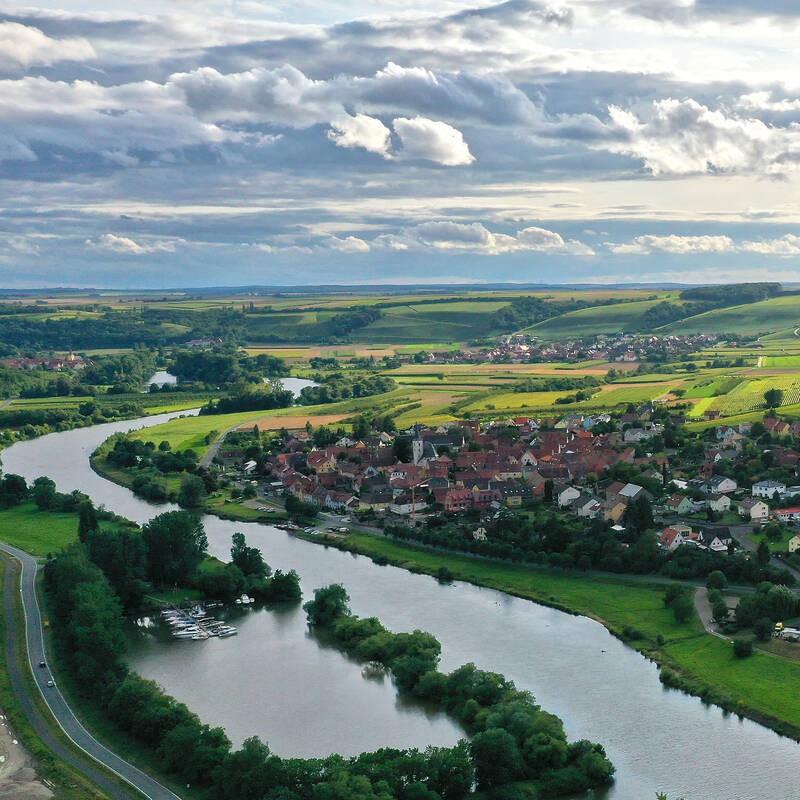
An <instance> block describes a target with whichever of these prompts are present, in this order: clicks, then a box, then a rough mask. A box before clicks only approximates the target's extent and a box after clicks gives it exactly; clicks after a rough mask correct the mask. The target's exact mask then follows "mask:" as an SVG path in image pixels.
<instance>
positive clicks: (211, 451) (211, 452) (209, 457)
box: [198, 422, 242, 467]
mask: <svg viewBox="0 0 800 800" xmlns="http://www.w3.org/2000/svg"><path fill="white" fill-rule="evenodd" d="M241 424H242V423H241V422H237V423H236V424H235V425H231V427H230V428H228V430H226V431H222V434H221V435H220V436H219V437H218V438H217V440H216V441H215V442H214V443H213V444H212V445H211V447H209V448H208V450H207V451H206V454H205V455H204V456H203V457H202V458H201V459H200V461H199V464H198V465H199V466H201V467H208V466H209V465H210V464H211V462H212V461H213V460H214V458H215V456H216V455H217V453H218V452H219V448H220V447H221V446H222V443H223V442H224V441H225V437H226V436H227V435H228V434H229V433H230V432H231V431H235V430H236V429H237V428H238V427H239V426H240V425H241Z"/></svg>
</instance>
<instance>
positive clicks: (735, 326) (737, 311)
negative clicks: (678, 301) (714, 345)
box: [658, 295, 800, 334]
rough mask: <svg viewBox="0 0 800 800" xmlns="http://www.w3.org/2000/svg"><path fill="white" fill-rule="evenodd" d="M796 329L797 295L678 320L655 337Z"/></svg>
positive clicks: (798, 319) (799, 302) (799, 316)
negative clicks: (666, 334)
mask: <svg viewBox="0 0 800 800" xmlns="http://www.w3.org/2000/svg"><path fill="white" fill-rule="evenodd" d="M798 325H800V295H790V296H788V297H774V298H772V299H771V300H762V301H761V302H760V303H748V304H747V305H743V306H732V307H731V308H720V309H715V310H714V311H707V312H706V313H705V314H697V315H696V316H694V317H687V318H686V319H682V320H678V321H677V322H673V323H671V324H669V325H665V326H664V327H662V328H659V329H658V332H659V333H684V334H686V333H746V334H755V333H768V332H774V331H777V330H779V329H788V328H791V327H797V326H798Z"/></svg>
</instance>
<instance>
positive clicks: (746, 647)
mask: <svg viewBox="0 0 800 800" xmlns="http://www.w3.org/2000/svg"><path fill="white" fill-rule="evenodd" d="M733 654H734V655H735V656H736V658H747V657H748V656H751V655H753V640H752V639H736V640H735V641H734V643H733Z"/></svg>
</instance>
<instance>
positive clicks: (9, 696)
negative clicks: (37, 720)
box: [0, 559, 138, 800]
mask: <svg viewBox="0 0 800 800" xmlns="http://www.w3.org/2000/svg"><path fill="white" fill-rule="evenodd" d="M8 580H12V581H14V596H15V598H17V599H16V601H15V608H14V611H15V616H16V621H17V626H18V628H17V629H18V630H19V631H23V630H24V620H23V615H22V607H21V603H20V601H19V572H18V570H14V572H13V573H11V574H10V573H9V571H8V569H7V565H6V562H5V560H4V559H0V596H2V595H3V593H4V591H5V583H6V581H8ZM5 636H6V619H5V615H3V614H0V642H2V643H3V645H2V646H0V709H2V713H3V714H4V715H5V717H6V719H7V720H8V723H9V727H10V728H11V730H12V732H13V734H14V735H15V736H16V737H17V739H18V740H19V741H20V742H21V743H22V745H23V746H24V747H25V749H26V750H27V751H28V752H29V753H30V755H31V756H32V758H33V759H34V761H35V762H36V763H35V766H36V773H37V775H38V776H39V778H40V779H43V780H46V781H47V782H48V784H49V785H50V786H51V788H52V789H53V792H54V797H55V800H109V795H107V794H106V793H105V792H104V791H102V790H101V789H99V788H98V787H97V786H95V785H94V784H93V783H91V782H90V781H89V780H88V779H87V778H85V777H84V776H83V775H82V774H81V773H80V772H79V771H78V770H76V769H75V768H74V767H72V766H71V765H69V764H67V763H66V762H65V761H63V760H62V759H60V758H58V757H57V756H55V754H54V753H53V752H52V751H51V750H50V749H49V748H48V747H47V745H46V744H45V743H44V742H43V741H42V739H41V738H40V736H39V734H37V733H36V731H35V730H34V729H33V725H31V723H30V721H29V720H28V718H27V716H26V715H25V713H24V712H23V710H22V707H21V706H20V703H19V700H18V698H17V695H16V694H15V693H14V690H13V688H12V685H11V678H10V677H9V674H8V664H7V662H6V650H5ZM16 653H17V659H18V661H19V663H20V665H21V668H22V679H23V683H24V684H25V687H26V689H27V690H28V692H29V694H30V697H31V698H32V701H33V704H34V706H35V707H36V709H37V711H38V712H39V713H40V715H41V716H42V718H43V719H45V720H46V721H47V722H48V723H49V724H48V727H49V730H50V733H51V734H52V735H53V736H54V737H56V738H58V739H59V740H60V741H61V742H62V743H63V744H64V746H65V747H68V748H69V749H70V750H71V751H73V753H74V754H75V756H76V757H77V758H79V759H80V760H81V761H83V760H84V759H86V763H87V764H88V763H91V764H92V765H93V766H97V767H98V769H99V768H100V767H99V765H95V764H94V762H91V761H90V760H89V759H88V758H87V757H86V756H84V755H83V754H82V753H81V752H80V751H79V750H77V748H74V746H73V745H72V744H71V742H70V741H69V740H68V739H67V738H66V736H64V735H63V733H62V731H61V729H60V728H59V727H58V724H57V723H56V721H55V720H54V719H53V717H52V715H51V714H50V711H49V709H48V708H47V706H46V705H45V703H44V701H43V700H42V697H41V694H40V693H39V690H38V689H37V688H36V685H35V683H34V681H33V676H32V675H31V674H30V669H29V668H28V656H27V652H26V650H25V646H24V640H23V638H22V636H19V637H18V638H17V642H16ZM109 779H113V777H112V776H111V775H110V774H109ZM126 787H127V784H126ZM131 795H132V796H133V795H136V796H138V794H137V793H136V792H135V791H134V790H133V789H131Z"/></svg>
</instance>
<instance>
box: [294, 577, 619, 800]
mask: <svg viewBox="0 0 800 800" xmlns="http://www.w3.org/2000/svg"><path fill="white" fill-rule="evenodd" d="M348 602H349V596H348V594H347V591H346V590H345V588H344V587H343V586H342V585H341V584H332V585H330V586H327V587H324V588H321V589H317V590H316V591H315V592H314V599H313V600H311V601H309V602H308V603H306V604H305V606H303V608H304V610H305V611H306V614H307V616H308V621H309V624H310V625H311V626H312V627H316V628H323V629H325V630H326V631H327V633H328V634H329V635H330V636H332V637H333V638H334V639H335V640H336V642H338V644H339V645H340V646H341V647H342V648H343V649H344V650H345V651H347V652H348V653H350V654H352V655H353V656H355V658H357V659H358V660H360V661H367V662H377V663H379V664H381V665H382V666H383V667H384V668H386V669H387V670H388V671H389V672H391V674H392V677H393V678H394V681H395V683H396V685H397V687H398V689H399V690H400V691H401V692H403V693H406V694H410V695H413V696H415V697H418V698H421V699H424V700H426V701H429V702H432V703H435V704H436V705H438V706H439V707H440V708H442V709H443V710H445V711H446V712H447V713H448V714H450V715H451V716H453V717H454V718H456V719H457V720H458V721H459V722H460V723H461V724H462V725H463V726H464V727H465V728H466V730H467V731H469V733H470V734H471V739H470V741H469V742H467V741H464V740H462V741H461V742H460V743H459V744H458V745H457V746H456V747H455V748H451V750H450V760H451V763H453V764H454V765H458V772H457V777H458V780H457V782H456V783H453V781H452V778H453V777H456V776H453V775H451V781H450V785H449V787H448V792H447V793H446V794H444V793H439V792H437V789H439V788H441V787H440V786H438V785H437V786H435V787H432V786H431V785H430V779H429V780H428V781H427V782H426V781H422V786H421V787H420V789H419V794H415V795H414V796H415V797H417V796H418V797H425V798H428V797H430V798H431V799H433V798H435V797H450V798H461V797H466V796H468V795H469V794H470V793H471V786H472V780H473V776H474V781H475V783H476V785H477V788H478V789H479V790H480V791H484V792H490V793H496V792H500V791H502V792H503V794H502V795H500V794H497V795H493V796H502V797H523V796H525V795H524V794H523V793H519V794H517V793H514V791H513V790H512V789H511V785H512V784H514V783H517V782H519V781H526V782H534V783H535V784H536V786H537V789H538V792H539V793H538V794H537V796H538V797H553V796H558V795H563V794H572V793H577V792H582V791H585V790H587V789H590V788H598V787H601V786H604V785H606V784H608V783H610V782H611V780H612V776H613V774H614V767H613V765H612V764H611V762H610V761H609V760H608V758H606V755H605V752H604V750H603V748H602V746H601V745H599V744H594V743H591V742H588V741H580V742H573V743H569V742H567V738H566V735H565V733H564V728H563V725H562V722H561V720H560V719H559V718H558V717H556V716H555V715H553V714H549V713H547V712H546V711H543V710H542V709H541V708H540V707H539V706H538V705H537V704H536V703H535V701H534V699H533V697H532V696H531V695H530V693H528V692H525V691H521V690H519V689H517V688H516V686H515V685H514V683H513V682H512V681H509V680H508V679H507V678H506V677H505V676H503V675H501V674H499V673H496V672H487V671H485V670H480V669H478V668H477V667H476V666H475V665H474V664H465V665H464V666H462V667H459V668H458V669H456V670H454V671H453V672H451V673H449V674H444V673H442V672H439V671H438V669H437V667H438V663H439V657H440V654H441V645H440V643H439V642H438V641H437V639H436V638H435V637H434V636H432V635H431V634H430V633H426V632H424V631H420V630H415V631H414V632H413V633H392V632H391V631H389V630H387V629H386V628H385V627H384V626H383V625H382V624H381V623H380V621H379V620H378V619H376V618H375V617H369V618H364V619H361V618H359V617H357V616H354V615H353V614H351V613H350V609H349V606H348ZM441 756H442V751H437V752H436V753H435V761H436V762H438V761H439V760H440V759H441ZM427 771H428V770H425V769H424V768H423V770H422V774H423V775H424V774H425V773H426V772H427ZM423 789H425V790H427V792H429V793H430V792H432V794H428V793H423ZM390 796H395V797H404V796H406V795H404V794H402V793H401V794H399V795H390Z"/></svg>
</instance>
